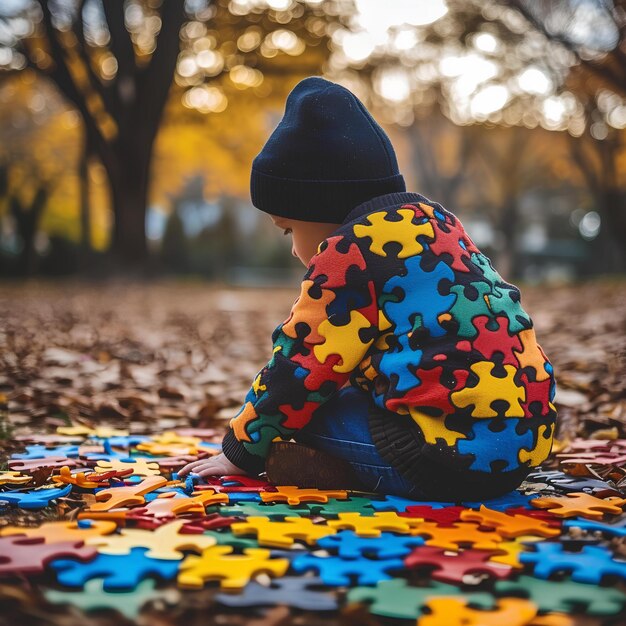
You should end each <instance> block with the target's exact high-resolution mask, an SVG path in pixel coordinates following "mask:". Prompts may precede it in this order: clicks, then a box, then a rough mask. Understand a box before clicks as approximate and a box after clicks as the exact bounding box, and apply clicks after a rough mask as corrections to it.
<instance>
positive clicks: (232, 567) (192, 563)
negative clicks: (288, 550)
mask: <svg viewBox="0 0 626 626" xmlns="http://www.w3.org/2000/svg"><path fill="white" fill-rule="evenodd" d="M232 552H233V548H231V547H230V546H213V547H211V548H207V549H206V550H203V551H202V554H201V555H200V556H188V557H187V558H186V559H185V560H184V561H183V562H182V563H181V565H180V573H179V574H178V584H179V586H181V587H185V588H191V589H199V588H202V587H203V586H204V583H205V582H206V581H208V580H219V581H220V587H221V589H222V590H224V591H237V590H241V589H242V588H243V587H245V586H246V585H247V584H248V582H249V581H250V578H252V576H256V575H257V574H260V573H266V574H268V575H270V576H282V575H283V574H284V573H285V572H286V571H287V569H288V568H289V561H288V559H272V558H270V551H269V550H265V549H263V548H246V549H245V550H244V554H232Z"/></svg>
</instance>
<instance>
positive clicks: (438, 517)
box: [398, 505, 466, 526]
mask: <svg viewBox="0 0 626 626" xmlns="http://www.w3.org/2000/svg"><path fill="white" fill-rule="evenodd" d="M465 510H466V509H465V507H462V506H448V507H445V508H441V509H433V508H432V507H430V506H426V505H419V506H418V505H412V506H407V507H406V510H405V512H404V513H398V515H399V516H400V517H421V518H424V519H425V520H426V521H427V522H437V524H439V526H451V525H452V524H454V523H455V522H460V521H461V511H465Z"/></svg>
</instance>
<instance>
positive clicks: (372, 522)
mask: <svg viewBox="0 0 626 626" xmlns="http://www.w3.org/2000/svg"><path fill="white" fill-rule="evenodd" d="M338 517H339V519H338V520H328V522H327V523H328V526H330V527H331V528H335V529H341V528H347V529H349V530H353V531H354V532H355V533H356V534H357V535H358V536H359V537H380V534H381V531H383V530H388V531H392V532H397V533H407V534H408V533H409V532H410V530H411V524H410V523H409V522H408V521H407V520H408V518H402V517H400V516H399V515H398V514H397V513H393V512H384V513H374V515H372V516H371V517H363V516H362V515H360V514H359V513H339V515H338ZM329 534H332V533H329Z"/></svg>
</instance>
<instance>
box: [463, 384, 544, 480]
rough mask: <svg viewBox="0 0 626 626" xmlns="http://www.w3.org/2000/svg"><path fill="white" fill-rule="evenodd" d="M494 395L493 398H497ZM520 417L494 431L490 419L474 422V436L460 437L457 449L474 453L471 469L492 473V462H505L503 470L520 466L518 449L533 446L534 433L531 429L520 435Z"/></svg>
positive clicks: (510, 420) (506, 421) (509, 420)
mask: <svg viewBox="0 0 626 626" xmlns="http://www.w3.org/2000/svg"><path fill="white" fill-rule="evenodd" d="M495 399H496V398H495V397H494V396H492V397H491V400H495ZM518 421H519V418H509V419H505V420H504V428H503V429H502V430H499V431H495V432H494V431H493V430H491V429H490V428H489V421H488V420H480V421H477V422H476V423H474V424H472V431H473V435H474V436H473V437H472V438H471V439H469V438H468V439H459V441H458V443H457V450H458V451H459V453H460V454H472V455H474V461H473V462H472V464H471V465H470V469H472V470H476V471H480V472H489V473H491V471H492V469H491V463H493V462H494V461H501V462H505V463H506V465H505V466H504V468H503V471H509V470H513V469H516V468H517V467H518V466H519V460H518V451H519V450H520V449H521V448H523V447H526V448H529V447H530V446H532V441H533V435H532V432H531V431H530V430H528V431H526V432H525V433H524V434H523V435H518V434H517V432H516V430H515V429H516V426H517V422H518Z"/></svg>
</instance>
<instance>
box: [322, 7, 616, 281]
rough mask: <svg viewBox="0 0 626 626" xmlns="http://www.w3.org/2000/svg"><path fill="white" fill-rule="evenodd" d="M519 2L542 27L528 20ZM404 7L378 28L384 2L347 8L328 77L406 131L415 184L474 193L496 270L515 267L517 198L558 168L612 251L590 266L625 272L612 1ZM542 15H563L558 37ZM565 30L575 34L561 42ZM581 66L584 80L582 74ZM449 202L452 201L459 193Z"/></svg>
mask: <svg viewBox="0 0 626 626" xmlns="http://www.w3.org/2000/svg"><path fill="white" fill-rule="evenodd" d="M522 4H524V5H527V6H530V7H532V15H533V16H534V17H535V19H536V20H541V19H545V20H546V21H547V22H548V24H547V25H546V24H544V26H545V28H543V27H540V26H538V25H535V23H534V22H531V21H529V10H526V11H524V10H522V9H521V8H520V6H521V5H522ZM514 5H515V6H514ZM388 8H389V11H388V13H392V12H393V11H392V9H393V5H390V6H389V7H388ZM540 9H541V10H542V11H543V13H541V12H540ZM548 12H549V15H548ZM548 17H549V18H550V19H548ZM404 18H405V19H404V23H402V24H396V25H394V26H392V28H390V29H389V30H388V31H387V32H385V31H384V26H385V24H384V22H385V20H387V21H388V20H389V16H388V15H387V14H385V13H384V12H381V13H380V14H379V15H378V21H379V22H382V24H377V23H376V22H375V21H374V17H373V16H372V15H370V17H369V20H366V19H362V20H354V21H353V23H352V24H351V25H350V29H349V30H348V31H347V32H346V33H344V34H343V36H342V44H343V50H342V51H339V52H338V54H336V55H335V56H334V58H333V59H332V68H331V69H332V71H331V77H332V78H333V79H334V80H338V81H341V82H342V83H343V84H346V85H348V86H350V87H351V88H352V89H353V90H354V91H355V92H356V93H358V94H359V95H360V96H361V97H362V98H363V99H364V100H366V101H367V103H368V106H370V107H371V108H372V109H373V110H374V111H375V113H376V115H377V116H378V118H379V119H381V120H382V121H383V122H387V123H389V124H394V125H396V126H397V127H398V128H401V129H406V132H405V133H404V137H403V139H404V141H405V143H406V145H407V147H408V149H409V151H410V153H411V155H412V156H413V161H412V163H411V164H410V166H411V167H413V168H414V172H413V174H414V175H415V178H416V179H417V180H418V181H419V182H420V183H422V184H424V183H425V187H424V189H425V190H426V189H429V190H432V194H433V197H435V195H436V194H441V195H439V196H438V197H440V198H442V199H444V200H445V199H448V200H449V201H451V202H454V201H455V200H459V199H460V198H461V196H459V193H461V192H462V197H463V199H464V201H466V202H469V203H470V206H471V205H472V204H474V206H475V203H476V199H477V198H478V197H480V196H482V201H483V207H484V208H485V210H486V212H487V213H488V214H490V215H491V217H492V224H493V227H494V228H495V230H496V231H497V233H498V234H499V238H500V239H501V243H500V245H499V257H500V258H499V259H498V263H499V265H500V267H502V268H503V272H504V273H505V274H506V273H507V272H509V271H515V267H516V263H515V257H516V252H517V247H518V241H517V240H518V239H519V237H518V235H519V201H520V199H521V196H522V195H524V194H528V193H529V192H532V191H533V190H535V189H536V190H538V189H540V188H542V187H543V188H545V187H549V186H552V185H554V183H555V182H556V181H555V180H554V176H555V174H556V173H557V171H558V176H559V177H560V178H561V180H563V178H564V177H565V178H567V179H568V182H569V183H570V184H571V185H575V186H578V181H579V180H584V182H585V184H586V186H587V188H588V190H589V192H590V193H591V195H592V196H593V197H594V205H595V207H594V208H596V210H597V211H598V212H599V213H600V214H601V217H602V221H603V225H602V236H603V237H605V238H606V239H607V240H608V241H607V246H606V249H610V250H612V252H611V254H610V255H608V257H607V259H605V262H604V264H603V265H602V266H601V267H600V268H599V269H601V270H604V271H615V270H617V271H623V270H624V257H623V256H620V255H619V254H618V251H619V250H620V249H623V241H624V238H625V237H626V232H625V231H624V220H625V219H626V218H625V217H624V216H625V215H626V211H625V210H624V209H625V205H624V189H625V182H624V180H625V177H624V176H619V172H620V171H622V172H623V171H624V158H625V154H624V149H623V148H624V144H623V138H624V128H625V127H626V103H625V101H624V99H623V93H622V89H621V88H620V87H619V85H620V81H621V80H622V77H623V74H624V70H623V68H624V64H623V55H624V52H623V47H624V31H625V28H624V19H625V18H624V10H623V2H620V1H618V2H615V3H614V4H613V3H611V2H610V1H608V2H605V1H603V0H586V1H585V2H578V1H576V0H562V1H561V2H535V1H528V2H526V3H523V2H521V1H520V2H507V1H506V0H500V1H499V0H492V1H491V2H484V0H445V1H443V0H432V1H431V2H422V1H420V0H416V2H415V3H413V4H411V5H410V8H406V9H405V13H404ZM552 24H561V26H562V28H561V30H560V31H558V32H559V33H560V34H559V35H558V36H557V35H552V34H551V33H552V30H551V29H552ZM555 32H556V31H555ZM568 34H569V35H574V34H575V35H577V36H578V37H579V38H580V40H579V41H578V42H577V43H567V42H566V41H565V37H566V35H568ZM619 47H621V48H622V49H621V51H616V50H617V48H619ZM583 60H584V61H585V63H584V64H583V62H582V61H583ZM583 65H584V70H582V69H581V68H582V67H583ZM618 65H619V66H620V68H617V66H618ZM583 71H584V72H586V74H584V75H585V76H587V77H588V76H589V75H590V73H591V72H595V74H594V76H595V77H596V78H595V80H594V81H591V80H588V79H582V80H581V79H579V78H578V76H580V75H581V72H583ZM602 77H603V78H602ZM442 114H443V116H445V117H446V118H447V119H448V120H449V121H450V122H452V123H453V124H454V125H455V128H451V127H450V126H449V125H446V124H445V123H442V122H441V115H442ZM495 129H499V130H498V131H497V132H495ZM543 129H545V130H546V131H550V132H547V133H546V132H540V131H543ZM492 130H494V132H491V131H492ZM531 137H532V140H531ZM591 139H593V141H591ZM563 141H566V142H569V153H570V154H569V162H568V167H567V168H563V167H562V165H563V153H562V150H561V148H560V144H561V143H562V142H563ZM594 142H595V143H594ZM451 155H452V158H451ZM581 173H582V175H581ZM472 186H475V187H476V188H475V189H474V193H470V194H469V196H468V194H467V188H468V187H472ZM435 199H436V197H435ZM450 206H451V208H453V209H457V210H458V209H461V212H462V206H465V207H467V206H468V205H467V204H465V205H462V206H458V205H454V204H451V205H450ZM581 232H583V231H582V230H581Z"/></svg>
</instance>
